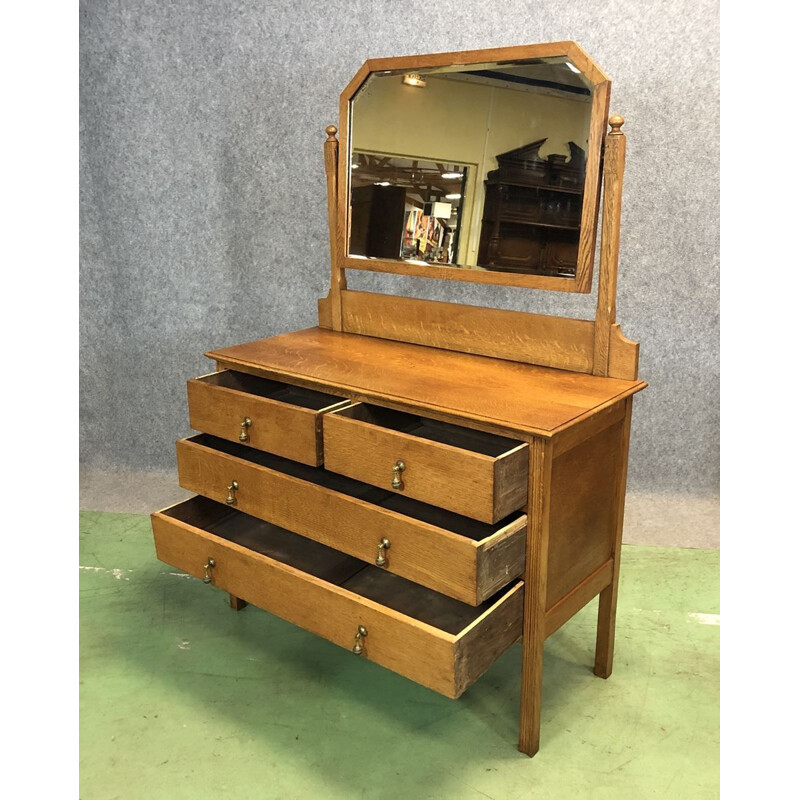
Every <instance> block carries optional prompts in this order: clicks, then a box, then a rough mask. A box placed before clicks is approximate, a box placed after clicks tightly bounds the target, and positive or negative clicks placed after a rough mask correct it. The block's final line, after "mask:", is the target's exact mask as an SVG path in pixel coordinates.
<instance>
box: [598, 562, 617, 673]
mask: <svg viewBox="0 0 800 800" xmlns="http://www.w3.org/2000/svg"><path fill="white" fill-rule="evenodd" d="M614 573H615V577H614V579H613V581H612V582H611V584H610V585H609V586H606V588H605V589H603V591H602V592H600V607H599V609H598V611H597V644H596V645H595V648H594V674H595V675H597V676H599V677H601V678H607V677H608V676H609V675H610V674H611V669H612V667H613V666H614V626H615V623H616V617H617V578H616V575H617V574H618V570H617V566H616V563H615V564H614Z"/></svg>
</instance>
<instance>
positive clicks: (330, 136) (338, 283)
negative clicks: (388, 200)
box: [323, 125, 347, 331]
mask: <svg viewBox="0 0 800 800" xmlns="http://www.w3.org/2000/svg"><path fill="white" fill-rule="evenodd" d="M325 133H326V134H327V139H326V140H325V144H324V145H323V151H324V156H325V178H326V186H327V190H328V235H329V238H330V254H331V291H330V295H329V296H330V308H331V327H332V328H333V329H334V330H335V331H340V330H341V329H342V300H341V293H342V290H343V289H346V288H347V276H346V274H345V272H344V270H343V269H341V251H340V247H339V233H338V224H339V222H338V219H337V214H336V202H337V201H336V198H337V194H338V192H337V185H338V181H339V177H338V166H339V142H338V141H337V140H336V126H335V125H328V127H327V128H325ZM345 160H346V159H345Z"/></svg>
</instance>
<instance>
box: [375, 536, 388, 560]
mask: <svg viewBox="0 0 800 800" xmlns="http://www.w3.org/2000/svg"><path fill="white" fill-rule="evenodd" d="M391 546H392V545H391V543H390V542H389V540H388V539H387V538H386V537H384V538H383V539H381V543H380V544H379V545H378V557H377V558H376V559H375V566H376V567H385V566H386V551H387V550H388V549H389V548H390V547H391Z"/></svg>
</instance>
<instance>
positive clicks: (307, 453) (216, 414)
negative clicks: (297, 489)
mask: <svg viewBox="0 0 800 800" xmlns="http://www.w3.org/2000/svg"><path fill="white" fill-rule="evenodd" d="M186 386H187V393H188V396H189V424H190V425H191V426H192V428H193V429H194V430H196V431H203V433H210V434H213V435H214V436H220V437H222V438H223V439H228V440H229V441H235V442H242V443H244V444H247V445H249V446H250V447H255V448H258V449H259V450H266V451H267V452H270V453H277V454H278V455H280V456H284V457H285V458H291V459H294V460H295V461H300V462H302V463H303V464H312V465H314V466H317V465H318V464H322V460H323V455H322V415H323V414H324V413H325V412H326V411H331V410H332V409H335V408H341V407H343V406H346V405H347V404H348V400H346V399H345V398H342V397H334V395H331V394H325V393H324V392H317V391H314V390H312V389H305V388H303V387H301V386H291V385H290V384H288V383H279V382H278V381H272V380H267V379H266V378H257V377H255V376H254V375H248V374H247V373H244V372H234V371H232V370H223V371H222V372H213V373H211V374H210V375H203V376H202V377H200V378H195V379H194V380H190V381H188V382H187V384H186Z"/></svg>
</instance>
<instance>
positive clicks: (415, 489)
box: [323, 403, 528, 524]
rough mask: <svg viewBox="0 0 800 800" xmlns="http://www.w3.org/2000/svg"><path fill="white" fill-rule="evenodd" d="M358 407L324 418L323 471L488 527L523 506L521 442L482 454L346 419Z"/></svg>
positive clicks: (524, 485)
mask: <svg viewBox="0 0 800 800" xmlns="http://www.w3.org/2000/svg"><path fill="white" fill-rule="evenodd" d="M362 405H363V404H360V403H357V404H354V405H352V406H350V407H349V409H344V412H345V413H342V410H341V409H340V410H336V411H334V412H332V413H330V414H326V415H325V418H324V420H323V434H324V437H323V438H324V446H325V466H326V469H329V470H332V471H333V472H338V473H340V474H342V475H347V476H349V477H351V478H355V479H356V480H359V481H364V482H365V483H370V484H372V485H373V486H379V487H381V488H382V489H387V490H389V491H394V492H398V493H400V494H403V495H405V496H407V497H413V498H414V499H416V500H421V501H422V502H423V503H430V504H431V505H434V506H439V507H440V508H446V509H447V510H449V511H453V512H455V513H456V514H463V515H464V516H467V517H471V518H473V519H477V520H480V521H482V522H487V523H490V524H492V523H495V522H498V521H499V520H501V519H503V518H504V517H506V516H508V515H509V514H511V513H513V512H514V511H517V510H519V509H520V508H522V507H523V506H524V505H525V502H526V500H527V496H528V445H527V444H525V443H520V442H510V443H509V447H508V449H507V451H506V452H504V453H502V454H500V455H497V456H490V455H485V454H483V453H480V452H474V451H471V450H469V449H465V448H462V447H458V446H454V445H452V444H444V443H441V442H437V441H431V440H429V439H426V438H421V437H419V436H415V435H413V434H409V433H405V432H402V431H397V430H390V429H388V428H385V427H381V426H380V425H377V424H373V423H371V422H367V421H364V420H362V419H357V418H352V417H351V416H348V414H347V412H348V411H349V410H350V409H353V410H355V411H357V409H358V407H359V406H362ZM448 427H452V428H454V427H455V426H448ZM471 433H472V432H471V431H469V430H468V429H464V436H465V438H468V437H469V435H470V434H471Z"/></svg>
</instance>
